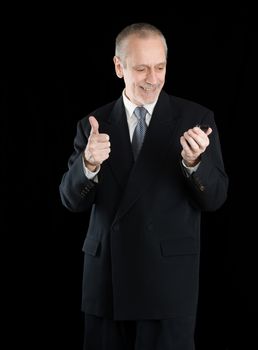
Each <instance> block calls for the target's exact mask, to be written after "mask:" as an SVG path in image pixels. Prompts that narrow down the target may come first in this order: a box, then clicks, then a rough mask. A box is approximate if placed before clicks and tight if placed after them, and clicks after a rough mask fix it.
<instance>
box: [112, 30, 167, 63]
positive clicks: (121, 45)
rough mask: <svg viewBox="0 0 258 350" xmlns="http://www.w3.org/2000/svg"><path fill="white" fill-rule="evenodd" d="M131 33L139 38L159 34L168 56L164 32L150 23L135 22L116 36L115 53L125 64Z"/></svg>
mask: <svg viewBox="0 0 258 350" xmlns="http://www.w3.org/2000/svg"><path fill="white" fill-rule="evenodd" d="M131 35H136V36H138V37H139V38H148V37H150V36H153V35H157V36H159V37H160V38H161V40H162V41H163V43H164V49H165V54H166V57H167V52H168V48H167V42H166V39H165V37H164V35H163V33H162V32H161V31H160V30H159V29H158V28H157V27H155V26H153V25H152V24H149V23H134V24H131V25H129V26H127V27H125V28H124V29H123V30H122V31H121V32H120V33H119V34H118V35H117V37H116V47H115V55H116V56H118V57H119V58H120V59H121V61H122V62H123V64H125V58H126V41H127V39H128V38H129V36H131Z"/></svg>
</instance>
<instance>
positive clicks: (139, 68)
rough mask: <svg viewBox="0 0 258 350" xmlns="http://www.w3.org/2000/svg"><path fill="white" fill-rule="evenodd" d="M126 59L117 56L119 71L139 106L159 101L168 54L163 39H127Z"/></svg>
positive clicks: (131, 98)
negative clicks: (122, 59)
mask: <svg viewBox="0 0 258 350" xmlns="http://www.w3.org/2000/svg"><path fill="white" fill-rule="evenodd" d="M125 54H126V56H125V62H122V61H121V60H120V58H118V57H115V58H114V62H115V68H116V73H117V75H118V76H119V77H123V78H124V82H125V94H126V96H127V97H128V98H129V100H130V101H131V102H133V103H135V104H136V105H144V104H149V103H153V102H154V101H156V100H157V98H158V96H159V94H160V91H161V89H162V88H163V85H164V83H165V75H166V53H165V48H164V43H163V41H162V39H161V38H160V37H159V36H157V35H155V36H151V37H149V38H139V37H137V36H135V35H132V36H130V37H129V38H128V39H127V43H126V45H125Z"/></svg>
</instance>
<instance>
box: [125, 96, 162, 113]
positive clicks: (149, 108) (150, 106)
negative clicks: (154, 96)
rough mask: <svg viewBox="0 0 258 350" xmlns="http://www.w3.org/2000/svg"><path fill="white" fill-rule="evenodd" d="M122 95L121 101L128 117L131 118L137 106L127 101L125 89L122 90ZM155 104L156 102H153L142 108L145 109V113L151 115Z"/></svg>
mask: <svg viewBox="0 0 258 350" xmlns="http://www.w3.org/2000/svg"><path fill="white" fill-rule="evenodd" d="M122 95H123V101H124V105H125V109H126V111H127V113H128V115H129V116H130V117H131V116H132V115H133V112H134V110H135V108H136V107H137V105H136V104H134V103H132V102H131V101H130V100H129V98H128V97H127V96H126V94H125V89H124V90H123V94H122ZM156 103H157V101H155V102H153V103H149V104H146V105H144V106H143V107H144V108H146V109H147V111H148V113H149V114H150V115H152V113H153V109H154V107H155V105H156Z"/></svg>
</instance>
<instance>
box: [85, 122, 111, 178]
mask: <svg viewBox="0 0 258 350" xmlns="http://www.w3.org/2000/svg"><path fill="white" fill-rule="evenodd" d="M89 122H90V125H91V132H90V136H89V139H88V143H87V146H86V149H85V151H84V164H85V166H86V167H87V168H88V169H89V170H90V171H92V172H94V171H96V170H97V168H98V167H99V166H100V165H101V164H102V163H103V162H104V160H106V159H107V158H108V157H109V153H110V152H111V148H110V142H109V136H108V135H107V134H101V133H99V123H98V121H97V119H96V118H95V117H93V116H91V117H89Z"/></svg>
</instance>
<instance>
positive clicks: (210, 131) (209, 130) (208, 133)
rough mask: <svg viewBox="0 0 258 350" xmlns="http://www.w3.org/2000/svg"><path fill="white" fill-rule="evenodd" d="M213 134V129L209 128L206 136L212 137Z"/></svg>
mask: <svg viewBox="0 0 258 350" xmlns="http://www.w3.org/2000/svg"><path fill="white" fill-rule="evenodd" d="M211 133H212V128H209V129H208V130H207V131H206V133H205V134H206V135H207V136H208V135H210V134H211Z"/></svg>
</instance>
